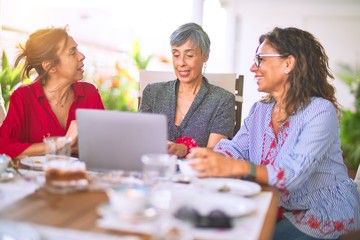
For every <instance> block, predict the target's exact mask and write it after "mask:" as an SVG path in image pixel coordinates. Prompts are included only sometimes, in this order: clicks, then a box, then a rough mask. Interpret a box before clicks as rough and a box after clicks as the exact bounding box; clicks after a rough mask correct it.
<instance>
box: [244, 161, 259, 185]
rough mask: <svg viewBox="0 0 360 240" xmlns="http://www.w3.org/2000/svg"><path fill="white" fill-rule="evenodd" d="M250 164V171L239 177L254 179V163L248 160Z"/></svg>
mask: <svg viewBox="0 0 360 240" xmlns="http://www.w3.org/2000/svg"><path fill="white" fill-rule="evenodd" d="M248 163H249V164H250V172H249V173H248V174H246V175H245V176H243V177H242V178H241V179H243V180H248V181H255V177H256V165H255V164H252V163H251V162H248Z"/></svg>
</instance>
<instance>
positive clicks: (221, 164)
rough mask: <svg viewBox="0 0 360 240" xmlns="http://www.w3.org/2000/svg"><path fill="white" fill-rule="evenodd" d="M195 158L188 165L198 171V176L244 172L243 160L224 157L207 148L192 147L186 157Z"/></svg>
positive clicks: (227, 175)
mask: <svg viewBox="0 0 360 240" xmlns="http://www.w3.org/2000/svg"><path fill="white" fill-rule="evenodd" d="M186 158H187V159H195V160H194V161H191V163H190V165H191V166H192V168H193V169H194V170H196V171H198V175H197V176H198V177H240V176H242V175H243V174H244V173H243V172H244V167H246V166H245V165H244V164H246V163H245V162H244V161H241V160H237V159H233V158H230V157H226V156H224V155H222V154H220V153H217V152H214V151H212V150H211V149H209V148H193V149H191V151H190V153H189V154H188V155H187V157H186Z"/></svg>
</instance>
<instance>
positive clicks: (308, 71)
mask: <svg viewBox="0 0 360 240" xmlns="http://www.w3.org/2000/svg"><path fill="white" fill-rule="evenodd" d="M265 40H267V43H268V44H269V45H270V46H271V47H273V48H274V49H276V50H277V51H278V53H279V54H281V55H282V56H283V57H288V56H290V55H292V56H293V57H294V58H295V59H296V61H295V66H294V68H293V70H292V71H291V72H289V75H288V82H289V84H290V87H289V90H288V91H287V93H286V95H285V99H284V100H285V106H286V107H285V112H286V116H287V117H289V116H291V115H292V114H295V113H296V112H297V111H298V110H301V109H302V108H305V107H306V106H307V105H308V104H309V103H310V101H311V98H312V97H322V98H324V99H327V100H329V101H330V102H332V103H333V105H334V106H335V108H336V110H337V114H338V116H339V118H340V115H341V109H340V105H339V103H338V102H337V99H336V97H335V88H334V86H333V85H332V84H330V83H329V80H333V79H334V76H333V74H332V73H331V71H330V68H329V62H328V60H329V59H328V56H327V55H326V53H325V49H324V47H323V46H322V45H321V43H320V42H319V41H318V40H317V39H316V38H315V37H314V36H313V35H312V34H311V33H309V32H306V31H304V30H301V29H297V28H293V27H289V28H278V27H276V28H274V29H273V30H272V31H271V32H268V33H266V34H263V35H261V36H260V38H259V42H260V44H261V43H262V42H263V41H265ZM262 101H263V102H272V101H274V98H273V97H272V96H271V95H270V94H269V95H267V96H265V97H264V98H263V99H262Z"/></svg>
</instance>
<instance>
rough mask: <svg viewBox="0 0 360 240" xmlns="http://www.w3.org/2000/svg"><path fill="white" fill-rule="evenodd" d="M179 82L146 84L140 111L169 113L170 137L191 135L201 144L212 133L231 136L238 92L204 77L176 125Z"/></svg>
mask: <svg viewBox="0 0 360 240" xmlns="http://www.w3.org/2000/svg"><path fill="white" fill-rule="evenodd" d="M179 83H180V81H179V80H173V81H168V82H160V83H152V84H149V85H147V86H146V87H145V89H144V91H143V94H142V98H141V104H140V109H139V111H140V112H149V113H158V114H164V115H166V116H167V121H168V139H169V140H170V141H175V140H176V139H177V138H179V137H184V136H188V137H191V138H193V139H195V140H196V142H197V144H198V145H199V146H201V147H206V146H207V142H208V139H209V135H210V133H217V134H221V135H225V136H227V137H229V138H232V137H233V131H234V127H235V96H234V94H232V93H230V92H229V91H227V90H225V89H223V88H220V87H217V86H214V85H212V84H210V83H209V82H208V80H207V79H206V78H203V84H202V85H201V87H200V90H199V92H198V93H197V95H196V97H195V99H194V101H193V103H192V104H191V106H190V109H189V111H188V112H187V114H186V116H185V118H184V120H183V121H182V123H181V125H180V126H177V125H175V113H176V101H177V92H178V88H179Z"/></svg>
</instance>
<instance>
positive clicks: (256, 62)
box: [254, 54, 261, 67]
mask: <svg viewBox="0 0 360 240" xmlns="http://www.w3.org/2000/svg"><path fill="white" fill-rule="evenodd" d="M260 60H261V59H260V55H257V54H256V55H255V57H254V63H255V65H256V66H257V67H259V66H260Z"/></svg>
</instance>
